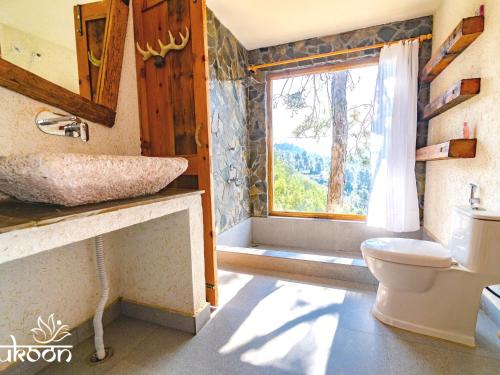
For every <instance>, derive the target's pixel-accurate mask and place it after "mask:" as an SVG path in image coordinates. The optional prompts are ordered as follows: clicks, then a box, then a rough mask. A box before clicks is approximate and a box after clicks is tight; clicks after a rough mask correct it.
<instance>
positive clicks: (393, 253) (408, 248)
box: [361, 238, 452, 268]
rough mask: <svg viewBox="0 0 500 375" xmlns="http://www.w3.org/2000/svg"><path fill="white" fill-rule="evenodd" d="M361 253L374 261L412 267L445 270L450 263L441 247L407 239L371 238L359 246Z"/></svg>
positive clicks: (448, 257) (427, 242)
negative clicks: (384, 261)
mask: <svg viewBox="0 0 500 375" xmlns="http://www.w3.org/2000/svg"><path fill="white" fill-rule="evenodd" d="M361 251H362V252H363V254H365V255H368V256H371V257H372V258H375V259H381V260H386V261H388V262H393V263H401V264H408V265H412V266H424V267H439V268H447V267H449V266H451V263H452V259H451V255H450V252H449V251H448V249H446V248H444V247H443V246H442V245H440V244H438V243H436V242H430V241H421V240H412V239H409V238H372V239H370V240H366V241H365V242H363V243H362V244H361Z"/></svg>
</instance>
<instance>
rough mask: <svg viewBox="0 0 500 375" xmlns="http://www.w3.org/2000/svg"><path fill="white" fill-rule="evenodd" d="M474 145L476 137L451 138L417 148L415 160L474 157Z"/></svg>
mask: <svg viewBox="0 0 500 375" xmlns="http://www.w3.org/2000/svg"><path fill="white" fill-rule="evenodd" d="M476 145H477V139H452V140H450V141H448V142H444V143H439V144H436V145H432V146H427V147H422V148H419V149H418V150H417V158H416V161H432V160H446V159H471V158H475V157H476Z"/></svg>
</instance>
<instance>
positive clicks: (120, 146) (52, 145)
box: [0, 11, 141, 156]
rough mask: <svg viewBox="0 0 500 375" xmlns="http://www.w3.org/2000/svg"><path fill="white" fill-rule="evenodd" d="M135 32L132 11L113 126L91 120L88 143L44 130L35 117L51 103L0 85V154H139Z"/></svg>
mask: <svg viewBox="0 0 500 375" xmlns="http://www.w3.org/2000/svg"><path fill="white" fill-rule="evenodd" d="M133 34H134V33H133V27H132V11H130V14H129V23H128V28H127V37H126V41H125V44H126V45H125V55H124V62H123V69H122V76H121V81H120V94H119V97H118V108H117V116H116V123H115V126H114V127H113V128H111V129H110V128H106V127H104V126H102V125H98V124H93V123H89V126H90V141H89V142H88V143H84V142H82V141H80V140H79V139H70V138H66V137H57V136H53V135H48V134H45V133H42V132H41V131H40V130H38V128H37V127H36V126H35V124H34V118H35V115H36V113H37V111H39V110H40V109H42V108H49V106H48V105H46V104H44V103H40V102H37V101H35V100H32V99H29V98H27V97H25V96H23V95H21V94H18V93H15V92H13V91H10V90H7V89H5V88H3V87H0V103H1V110H0V156H5V155H11V154H15V153H21V152H23V153H26V152H41V151H47V152H81V153H86V154H96V153H104V154H115V155H116V154H120V155H139V154H140V153H141V143H140V127H139V107H138V104H137V82H136V73H135V55H134V53H135V52H134V40H133V39H134V35H133ZM53 109H54V110H57V109H56V108H53Z"/></svg>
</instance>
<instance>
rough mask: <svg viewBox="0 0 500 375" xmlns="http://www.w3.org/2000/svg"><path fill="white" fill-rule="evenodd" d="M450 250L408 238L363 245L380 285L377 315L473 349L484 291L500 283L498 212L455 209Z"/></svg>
mask: <svg viewBox="0 0 500 375" xmlns="http://www.w3.org/2000/svg"><path fill="white" fill-rule="evenodd" d="M454 216H455V217H454V223H453V231H452V235H451V239H450V241H449V249H446V248H444V247H443V246H441V245H440V244H438V243H435V242H429V241H420V240H411V239H405V238H373V239H370V240H367V241H365V242H363V243H362V245H361V252H362V253H363V257H364V259H365V262H366V263H367V265H368V268H369V269H370V271H371V272H372V273H373V275H374V276H375V278H377V280H378V281H379V287H378V291H377V300H376V302H375V305H374V306H373V314H374V315H375V316H376V317H377V318H378V319H379V320H380V321H382V322H384V323H386V324H390V325H393V326H395V327H399V328H403V329H406V330H409V331H413V332H417V333H422V334H425V335H429V336H435V337H439V338H443V339H446V340H450V341H455V342H458V343H461V344H465V345H468V346H474V345H475V338H474V333H475V329H476V320H477V314H478V310H479V303H480V298H481V292H482V290H483V288H484V287H486V286H488V285H493V284H500V213H493V212H489V211H478V210H472V209H470V208H462V207H456V208H455V209H454Z"/></svg>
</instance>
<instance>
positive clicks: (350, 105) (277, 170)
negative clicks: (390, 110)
mask: <svg viewBox="0 0 500 375" xmlns="http://www.w3.org/2000/svg"><path fill="white" fill-rule="evenodd" d="M376 78H377V66H376V65H371V66H366V67H357V68H351V69H348V70H343V71H336V72H325V73H317V74H309V75H304V76H298V77H293V78H283V79H275V80H273V81H272V97H273V98H272V99H273V100H272V103H273V105H272V132H273V134H272V137H273V171H272V172H273V175H272V178H273V210H274V211H288V212H308V213H336V214H359V215H365V214H366V211H367V206H368V194H369V186H370V166H369V157H370V153H369V134H370V127H371V121H372V116H373V97H374V92H375V83H376Z"/></svg>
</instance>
